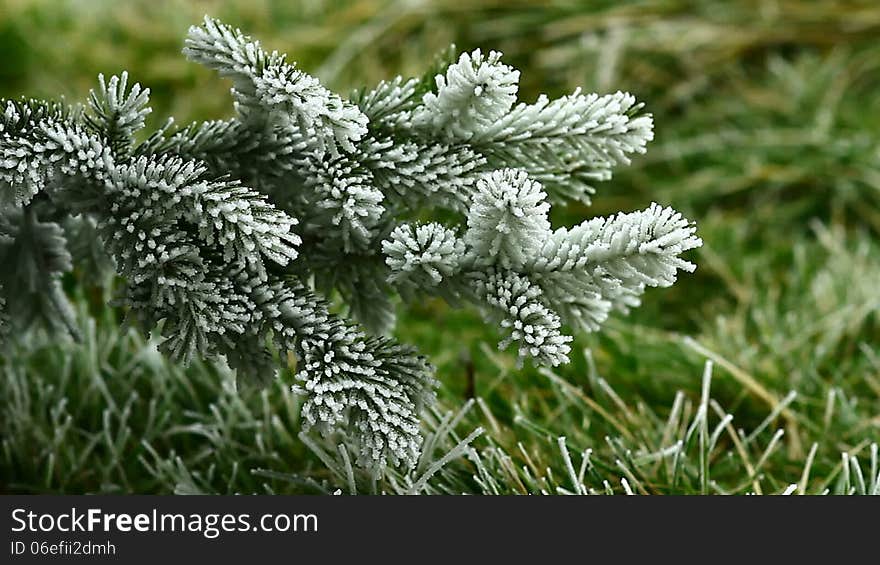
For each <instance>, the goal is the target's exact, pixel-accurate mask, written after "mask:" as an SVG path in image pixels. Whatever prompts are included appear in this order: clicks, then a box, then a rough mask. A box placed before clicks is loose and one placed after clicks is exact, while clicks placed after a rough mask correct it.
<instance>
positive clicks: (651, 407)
mask: <svg viewBox="0 0 880 565" xmlns="http://www.w3.org/2000/svg"><path fill="white" fill-rule="evenodd" d="M3 4H4V9H2V10H0V14H2V15H0V52H3V53H4V54H11V55H9V56H7V57H6V59H5V61H8V63H6V62H5V63H4V65H3V66H2V69H0V96H18V95H22V94H27V95H33V96H57V95H59V94H64V95H65V96H67V97H68V98H69V99H83V98H84V97H85V94H86V93H87V91H88V88H89V87H90V86H91V85H92V84H93V82H94V76H95V75H96V74H97V72H104V73H113V72H118V71H119V70H121V69H123V68H125V69H128V70H129V72H130V73H131V74H132V76H133V77H134V78H135V79H136V80H139V81H140V82H142V83H144V84H145V85H146V86H149V87H151V88H153V90H154V96H153V99H154V102H155V104H154V107H155V111H154V114H153V115H152V116H151V120H153V123H154V124H155V123H158V122H159V121H161V120H164V118H165V117H166V116H167V115H169V114H174V115H175V116H176V117H177V118H178V121H181V122H186V121H188V120H191V119H201V118H208V117H218V116H223V115H226V114H228V113H229V104H230V100H229V96H228V85H227V84H225V83H223V82H222V81H220V80H218V79H216V78H215V77H213V76H211V74H210V73H207V72H204V71H203V70H201V69H198V68H196V67H195V66H194V65H189V64H187V63H186V62H185V61H184V60H183V58H182V57H181V56H180V55H179V49H180V45H181V41H182V36H183V33H184V32H185V30H186V27H187V26H188V25H189V24H191V23H194V22H197V21H198V20H199V18H200V17H201V15H202V14H203V13H205V12H209V13H211V14H212V15H216V16H219V17H221V18H224V19H226V20H227V21H229V22H232V23H235V24H236V25H240V26H241V27H243V28H245V29H247V30H248V31H250V32H252V33H253V34H254V35H257V36H259V37H260V38H261V39H262V40H263V41H264V43H265V44H267V45H268V46H269V47H271V48H276V49H279V50H282V51H286V52H288V54H289V55H290V57H291V59H293V60H298V61H300V63H301V65H302V66H303V67H304V68H306V69H307V70H309V71H312V72H316V73H318V74H319V75H320V76H321V77H322V78H323V79H324V80H325V81H326V82H327V83H328V84H329V85H331V86H333V87H334V88H337V89H339V90H342V91H346V90H348V89H351V88H355V87H358V86H361V85H362V84H364V83H371V82H375V81H376V80H378V79H379V78H384V77H387V76H389V75H392V74H395V73H404V74H415V73H418V72H419V71H420V70H421V69H423V68H424V66H425V65H426V63H427V61H429V60H430V58H431V57H432V55H433V54H434V53H435V52H436V51H438V50H440V49H441V48H443V47H444V46H446V44H448V43H449V42H455V43H457V45H458V46H459V47H460V48H462V49H468V48H471V47H476V46H481V47H484V48H496V49H500V50H502V51H504V52H505V59H507V60H509V62H511V63H512V64H514V65H516V66H518V67H519V68H520V69H521V70H522V71H523V73H522V76H523V80H524V81H525V82H524V83H523V89H522V90H523V92H522V96H523V97H524V98H526V99H530V98H534V97H535V96H536V95H537V93H538V92H548V93H549V94H551V95H558V94H561V93H564V92H566V91H569V90H571V89H573V88H574V87H576V86H584V87H585V88H587V89H595V90H599V91H603V92H604V91H608V90H616V89H625V90H630V91H631V92H633V93H635V94H636V95H637V96H638V97H639V98H640V99H642V100H644V101H645V102H646V103H647V106H648V108H649V109H650V110H651V111H652V112H654V114H655V120H656V140H655V141H654V142H653V143H652V144H650V145H649V147H648V153H647V155H645V156H643V157H640V158H638V159H636V160H635V161H634V163H633V165H632V166H631V167H628V168H625V169H622V170H620V171H618V173H617V174H616V175H615V178H614V179H613V180H612V181H610V182H608V183H605V185H604V186H601V187H600V191H599V194H598V195H597V196H596V198H595V199H594V202H595V203H594V205H593V206H592V207H591V208H584V207H578V206H572V207H569V208H568V209H565V210H561V211H559V212H557V213H556V214H555V217H554V218H553V220H554V222H555V223H556V224H557V225H559V224H563V223H565V224H568V223H573V222H577V221H580V220H581V219H583V218H585V217H590V216H591V215H594V214H608V213H611V212H615V211H617V210H633V209H637V208H643V207H645V206H646V205H647V204H648V203H650V202H651V201H652V200H656V201H658V202H660V203H663V204H668V205H671V206H673V207H675V208H676V209H679V210H681V211H683V212H684V213H686V215H688V216H689V217H692V218H695V219H696V220H697V221H698V225H699V230H700V231H699V233H700V236H701V237H702V238H703V239H704V241H705V246H704V247H703V248H702V249H700V250H699V252H697V253H695V254H694V256H693V257H692V260H693V261H695V262H696V263H697V264H698V265H699V268H698V270H697V272H696V273H695V274H694V275H686V276H684V277H682V278H681V280H680V281H679V282H678V283H677V284H676V286H675V287H673V288H671V289H665V290H654V291H650V292H648V293H647V294H646V296H645V297H644V304H643V306H642V307H641V308H639V309H637V310H635V311H634V312H633V313H632V314H631V315H629V316H628V317H625V318H624V317H618V318H616V319H614V320H612V321H611V323H610V324H609V325H608V326H607V327H606V328H605V329H604V330H603V331H602V332H600V333H598V334H594V335H589V336H580V337H579V338H578V340H577V342H576V347H575V351H576V352H578V353H577V354H573V356H572V357H573V359H572V363H571V364H569V365H567V366H564V367H560V368H558V369H557V370H554V371H546V370H541V371H537V370H534V369H531V368H528V367H527V368H525V369H517V368H516V367H515V365H514V359H513V356H511V355H508V354H506V353H499V352H497V351H495V343H496V342H497V340H498V336H497V334H496V333H495V332H494V331H493V330H492V329H491V328H489V327H487V326H485V325H483V323H482V321H481V320H480V319H479V317H478V316H477V315H476V314H475V313H474V312H471V311H457V310H453V309H450V308H449V307H448V306H446V305H445V304H443V303H440V302H435V301H429V302H426V303H423V304H415V305H411V306H409V307H407V308H402V309H401V312H400V314H401V322H400V325H399V327H398V330H397V334H398V337H399V338H400V339H402V340H403V341H406V342H409V343H414V344H416V345H418V346H419V348H420V349H421V350H422V351H424V352H425V353H427V354H428V355H429V356H430V357H431V359H432V361H433V362H434V363H435V364H436V365H437V367H438V376H439V378H440V380H441V382H442V387H441V390H440V394H439V396H440V404H439V406H438V407H437V409H436V411H434V412H432V413H429V414H426V416H425V422H426V423H425V430H426V438H427V439H426V449H425V457H424V458H423V461H422V462H421V463H420V465H419V468H417V469H416V470H415V471H414V472H413V473H411V474H410V475H407V476H402V475H400V474H399V473H397V472H395V471H389V473H388V474H387V475H386V476H385V477H384V478H383V479H382V480H380V481H378V482H375V481H373V480H372V478H371V477H369V476H365V475H363V474H362V473H361V472H360V471H358V470H357V469H353V468H351V466H350V465H349V464H347V459H348V457H347V454H348V452H349V451H348V450H347V448H345V447H344V445H345V443H344V439H341V438H326V439H323V438H316V437H307V438H304V441H303V439H301V438H299V437H298V435H299V416H298V409H299V404H298V401H297V399H296V397H294V396H292V395H291V394H290V393H289V392H287V388H286V386H285V384H284V383H285V381H286V379H289V377H290V375H289V374H288V371H285V372H284V373H283V374H282V375H281V378H280V380H279V382H278V383H277V384H276V385H274V386H272V387H270V388H269V389H267V390H264V391H242V392H236V391H235V390H234V389H233V387H232V384H231V383H232V381H231V376H230V375H229V372H228V371H227V370H224V369H223V368H218V367H214V366H210V365H205V364H201V363H196V364H194V365H192V366H190V367H187V368H183V367H178V366H174V365H171V364H169V363H168V362H167V361H165V360H164V359H162V358H161V356H159V355H158V354H157V353H156V352H155V349H154V347H153V346H152V345H151V344H150V342H149V341H148V340H145V339H144V338H142V337H140V336H139V335H138V334H136V333H134V332H133V331H128V330H121V329H120V328H119V324H118V322H119V320H118V313H116V312H114V311H113V310H111V309H108V308H106V307H105V306H103V305H104V304H105V303H106V301H107V298H108V297H107V292H108V290H107V289H106V288H104V289H101V288H97V289H96V288H95V286H94V285H93V284H92V283H91V282H90V281H88V277H86V276H85V275H86V273H83V272H76V273H74V274H73V275H72V276H71V277H70V280H68V281H67V283H68V287H69V289H70V291H71V293H72V294H74V295H75V296H77V298H78V300H77V303H78V304H79V306H80V316H79V320H80V324H81V325H82V329H83V335H84V336H85V339H84V341H83V343H81V344H70V343H64V342H58V341H57V340H55V339H53V338H51V337H48V336H44V335H41V334H40V333H39V332H33V333H31V334H29V335H26V336H23V337H22V338H21V339H20V340H18V341H16V343H14V344H13V345H12V348H11V349H10V350H9V351H7V352H5V353H3V359H2V361H0V377H2V380H0V398H3V399H4V403H3V407H2V411H0V429H2V430H3V432H2V436H0V447H2V450H0V490H5V491H12V492H69V493H79V492H220V493H226V492H241V493H243V492H279V493H301V492H308V493H316V492H335V491H336V490H340V491H341V492H344V493H348V492H390V493H399V492H411V491H419V492H454V493H459V492H466V493H526V492H531V493H538V492H547V493H581V492H606V491H611V492H616V493H623V492H630V491H631V492H635V493H662V494H696V493H746V492H755V493H763V494H773V493H781V492H787V491H789V492H792V493H808V494H814V493H822V492H831V493H849V492H853V493H860V494H861V493H871V492H874V493H877V492H878V488H880V486H878V483H880V478H878V473H880V469H878V465H880V461H878V454H877V447H876V446H877V443H878V442H880V417H878V414H880V315H878V311H880V293H878V292H877V291H876V288H877V286H878V283H880V241H878V235H880V176H878V171H880V166H878V165H880V152H878V139H880V46H878V45H877V43H876V41H875V40H874V39H873V38H875V37H876V33H877V32H878V31H880V6H877V5H876V3H875V2H868V1H865V2H856V1H848V2H834V1H831V0H828V1H825V0H815V1H813V2H796V1H794V0H789V1H785V0H778V1H776V2H772V3H771V2H758V1H754V2H721V1H704V2H680V1H676V0H662V1H654V2H627V3H616V2H599V1H597V2H591V3H589V6H590V7H583V6H582V7H576V6H575V4H577V3H562V2H546V3H541V4H543V5H540V6H539V3H534V2H509V1H507V2H496V1H494V0H479V1H477V2H472V3H468V4H467V6H468V7H464V6H465V4H462V3H461V2H453V1H452V0H449V1H440V2H417V1H414V0H410V1H406V2H391V1H385V0H360V1H357V0H355V1H349V2H342V1H332V2H329V1H327V2H322V1H320V0H313V1H310V2H302V3H298V2H280V1H279V2H274V1H268V0H266V1H263V2H247V3H245V2H241V3H236V2H231V1H227V0H217V1H205V2H175V1H168V2H131V3H125V5H124V6H120V7H117V6H115V3H111V2H109V1H107V2H104V1H95V2H76V1H73V0H68V1H62V2H54V1H52V2H50V1H49V0H38V1H30V2H25V1H22V0H5V2H3ZM70 56H72V57H73V58H74V60H76V61H77V64H76V65H70V64H69V61H70ZM707 362H711V369H707V365H706V363H707ZM710 377H711V378H710ZM470 396H474V397H475V398H470ZM728 415H729V416H730V419H729V418H728ZM475 430H477V431H479V436H478V437H476V438H473V437H471V436H472V433H473V432H475ZM561 438H564V439H561ZM467 439H471V441H470V442H467V441H465V440H467ZM339 445H343V447H342V448H340V447H339ZM444 455H448V457H444ZM439 463H444V465H442V468H439V469H438V467H439V466H440V465H439ZM792 485H793V486H792Z"/></svg>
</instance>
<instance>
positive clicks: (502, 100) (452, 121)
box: [413, 49, 519, 141]
mask: <svg viewBox="0 0 880 565" xmlns="http://www.w3.org/2000/svg"><path fill="white" fill-rule="evenodd" d="M435 81H436V83H437V92H436V93H434V92H428V93H427V94H425V95H424V97H423V98H422V106H421V107H420V108H419V109H418V110H417V111H416V112H415V115H414V116H413V121H414V123H415V124H416V125H417V126H419V127H422V128H432V129H434V130H436V131H440V132H443V134H444V135H446V136H447V137H449V138H450V139H460V140H463V141H467V140H468V139H470V138H471V137H472V136H474V135H477V134H478V132H480V131H483V130H485V129H487V128H489V127H490V126H491V124H492V123H493V122H494V121H495V120H497V119H499V118H501V117H502V116H504V115H505V114H507V112H508V111H509V110H510V109H511V108H512V107H513V104H514V103H515V102H516V93H517V90H519V71H517V70H515V69H513V68H512V67H509V66H507V65H505V64H504V63H502V62H501V53H498V52H497V51H490V52H489V54H488V55H487V56H484V55H483V53H482V52H481V51H480V50H479V49H477V50H475V51H473V52H471V53H462V54H461V57H460V58H459V59H458V62H457V63H455V64H452V65H449V68H447V69H446V73H445V74H442V75H437V77H436V78H435Z"/></svg>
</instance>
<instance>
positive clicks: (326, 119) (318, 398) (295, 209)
mask: <svg viewBox="0 0 880 565" xmlns="http://www.w3.org/2000/svg"><path fill="white" fill-rule="evenodd" d="M184 54H185V55H186V57H187V58H189V59H190V60H192V61H195V62H197V63H200V64H203V65H205V66H206V67H208V68H211V69H214V70H216V71H217V72H219V73H220V74H221V75H222V76H224V77H227V78H229V79H231V81H232V98H233V101H234V114H233V115H232V117H230V118H228V119H224V120H215V121H209V122H203V123H195V124H191V125H187V126H184V127H180V128H175V127H174V125H173V122H172V121H171V120H169V121H168V122H167V123H166V124H165V125H164V126H163V127H161V128H159V129H158V130H156V131H154V132H152V133H151V134H149V135H146V136H143V138H144V139H145V140H144V141H143V142H137V141H136V136H139V135H140V133H141V132H142V130H143V128H144V120H145V117H146V116H147V114H148V113H149V106H148V102H149V90H148V89H145V88H141V87H140V86H139V85H137V84H135V85H133V86H131V87H130V88H129V86H128V77H127V75H126V74H122V75H121V76H120V77H111V78H110V79H109V80H106V81H105V80H104V78H103V77H100V78H99V86H98V88H97V89H96V90H95V91H94V92H93V93H92V95H91V98H90V100H89V104H88V105H87V107H85V108H84V109H82V108H75V109H74V108H68V107H66V106H63V105H60V104H54V103H46V102H41V101H34V100H21V101H6V100H4V101H2V102H0V104H2V106H0V258H2V264H3V267H4V268H3V269H2V277H0V284H2V290H0V299H3V300H5V303H6V308H5V310H3V312H4V313H5V314H4V315H7V314H8V317H9V321H10V323H11V324H13V325H16V326H23V325H25V324H26V323H28V322H29V321H33V320H40V321H44V322H47V325H48V326H49V327H51V328H55V329H62V330H65V329H66V330H67V331H68V332H69V333H74V332H75V328H76V324H75V323H74V319H73V314H72V310H71V309H70V305H69V303H68V302H67V299H66V297H65V295H64V292H63V290H62V285H61V280H62V277H63V276H65V273H68V272H69V271H71V269H72V268H73V269H74V275H75V276H76V277H77V278H79V279H80V280H85V278H84V276H83V274H82V273H80V272H79V271H80V269H82V270H85V269H88V270H101V269H110V270H112V271H113V272H115V274H117V275H119V276H120V277H121V278H122V279H123V280H124V282H125V284H124V286H123V288H122V289H121V290H120V292H119V296H118V303H119V304H120V305H121V306H122V307H123V308H124V310H125V311H126V313H127V314H128V317H129V318H130V319H131V320H132V321H133V322H137V323H138V325H139V326H140V327H142V328H143V329H144V330H146V331H151V332H154V333H155V334H156V335H159V336H161V337H162V343H161V348H162V350H163V351H165V352H166V353H168V354H169V355H170V356H172V357H173V358H175V359H179V360H181V361H188V360H190V359H193V358H196V357H200V358H210V357H224V358H225V359H226V361H227V362H228V363H229V365H230V366H231V367H233V368H235V369H236V370H237V372H238V375H239V377H240V382H241V383H242V384H244V383H255V384H260V383H263V382H265V381H267V380H269V379H271V378H274V377H275V376H276V374H277V370H278V368H279V367H282V366H284V363H282V362H281V360H282V359H285V358H286V355H285V354H286V352H287V351H293V352H294V353H295V354H296V357H297V363H296V380H297V385H296V386H295V387H294V390H295V392H297V393H299V394H302V395H303V396H304V401H303V406H302V416H303V421H304V424H305V427H306V428H309V427H315V428H318V429H319V430H321V431H322V432H324V433H328V434H329V433H341V434H344V435H346V436H347V438H346V441H347V442H349V443H351V444H353V445H357V446H358V452H359V456H358V460H359V461H360V463H361V464H362V465H363V466H365V467H368V468H371V469H374V470H380V469H381V468H382V467H383V466H384V465H386V463H391V464H399V465H401V466H403V467H411V466H412V465H414V464H415V462H416V461H417V460H418V458H419V446H420V445H421V439H420V432H419V427H420V426H419V412H420V410H421V408H422V407H423V406H425V405H427V404H430V403H431V402H432V401H433V398H434V392H433V391H434V387H435V385H436V383H435V381H434V378H433V376H432V370H431V368H430V366H429V365H428V364H427V363H426V362H425V360H424V359H423V358H422V357H420V356H419V355H417V354H416V353H415V352H414V350H413V349H412V348H410V347H408V346H404V345H400V344H397V343H395V342H394V341H393V340H391V339H389V338H387V337H383V334H386V333H387V332H389V331H390V330H391V329H392V328H393V325H394V310H395V308H394V304H395V296H396V295H401V296H403V297H404V298H407V299H408V298H413V297H414V296H417V295H418V294H421V293H432V294H436V295H438V296H442V297H446V298H449V299H454V300H455V301H469V302H471V303H473V304H476V305H477V306H478V307H480V308H482V309H483V310H484V311H485V312H486V314H487V316H488V317H490V318H493V319H495V320H497V322H498V324H499V325H500V327H501V328H502V329H503V330H504V331H505V333H506V336H507V337H506V338H505V339H504V341H503V342H502V345H507V344H514V345H515V347H516V348H517V350H518V352H519V356H520V358H522V359H525V358H532V359H533V360H534V361H535V362H537V363H541V364H550V365H556V364H558V363H562V362H565V361H566V360H567V354H568V351H569V342H570V341H571V337H570V336H569V335H567V334H566V333H565V332H564V330H563V328H564V327H565V326H570V327H573V328H576V329H585V330H593V329H596V327H598V325H599V324H600V323H601V322H602V321H604V319H605V318H607V316H608V314H609V312H610V311H611V310H613V309H618V310H625V309H626V308H628V307H630V306H633V305H635V304H637V303H638V299H639V296H640V295H641V293H642V292H643V291H644V289H645V288H646V287H649V286H666V285H669V284H671V283H672V282H673V281H674V279H675V276H676V272H677V270H680V269H684V270H691V269H692V268H693V265H691V264H690V263H688V262H686V261H684V260H683V259H681V258H679V255H680V254H681V253H682V252H684V251H687V250H688V249H692V248H693V247H696V246H697V245H699V239H697V238H696V237H695V235H694V228H693V226H692V225H691V224H690V223H689V222H687V221H686V220H684V219H683V218H681V216H679V215H678V214H676V213H675V212H673V211H672V210H669V209H664V208H660V207H659V206H656V205H654V206H652V207H651V208H649V209H647V210H645V211H642V212H635V213H630V214H620V215H618V216H614V217H612V218H609V219H601V218H599V219H594V220H589V221H587V222H584V223H583V224H581V225H579V226H576V227H574V228H570V229H567V228H559V229H557V230H555V231H554V230H553V229H552V227H551V225H550V223H549V220H548V212H549V208H550V203H551V202H563V201H566V200H571V199H579V200H583V201H587V200H588V197H589V195H590V194H592V192H593V188H592V183H593V182H594V181H597V180H604V179H607V178H608V177H609V176H610V171H611V168H612V167H613V166H615V165H619V164H622V163H627V162H628V159H629V158H630V156H631V155H632V154H633V153H640V152H642V151H644V148H645V144H646V143H647V141H648V140H650V139H651V136H652V122H651V118H650V116H648V115H645V114H643V113H642V112H641V105H640V104H637V103H636V102H635V100H634V99H633V97H632V96H630V95H628V94H623V93H616V94H611V95H606V96H598V95H583V94H581V93H580V92H579V91H578V92H575V93H573V94H572V95H570V96H567V97H563V98H561V99H558V100H549V99H547V98H546V97H541V98H539V99H538V100H537V101H536V102H535V103H533V104H527V103H522V102H519V103H518V102H517V91H518V80H519V73H518V71H516V70H514V69H513V68H511V67H510V66H508V65H506V64H504V63H502V62H501V55H500V54H499V53H496V52H490V53H489V54H488V55H484V54H483V52H481V51H479V50H476V51H473V52H470V53H465V54H462V55H461V56H460V57H459V58H458V59H457V60H448V61H447V62H446V63H443V64H442V66H440V67H438V68H437V69H436V71H432V72H431V73H430V74H429V75H427V76H426V77H419V78H413V79H403V78H400V77H398V78H394V79H392V80H389V81H387V82H383V83H380V84H379V85H378V86H377V87H376V88H374V89H372V90H369V89H368V90H364V91H359V92H356V93H354V94H353V95H352V96H351V97H350V99H346V98H344V97H342V96H339V95H338V94H335V93H333V92H331V91H329V90H328V89H327V88H325V87H324V86H323V85H322V84H321V83H320V82H319V81H318V80H317V79H316V78H315V77H312V76H310V75H309V74H307V73H305V72H304V71H303V70H301V69H298V68H296V66H295V65H293V64H291V63H288V62H287V61H286V58H285V56H283V55H280V54H278V53H276V52H267V51H265V50H264V49H263V48H262V47H261V46H260V44H259V43H258V42H256V41H254V40H252V39H250V38H249V37H247V36H246V35H244V34H243V33H242V32H240V31H239V30H236V29H233V28H231V27H229V26H227V25H225V24H222V23H220V22H218V21H216V20H213V19H210V18H206V20H205V22H204V24H203V25H202V26H195V27H193V28H191V29H190V31H189V34H188V37H187V39H186V42H185V47H184ZM427 210H438V211H440V210H442V214H441V215H440V216H438V217H446V218H453V219H455V218H457V221H456V220H451V224H450V225H441V224H439V223H436V222H427V223H421V224H416V223H406V222H404V221H403V220H404V219H405V218H414V217H418V215H422V214H424V213H425V212H426V211H427ZM452 224H455V225H452ZM102 255H103V257H102ZM7 265H15V268H13V269H9V268H6V267H7ZM96 280H97V279H96ZM322 295H323V296H330V295H339V296H341V297H342V298H343V299H344V302H345V304H346V305H347V306H348V312H347V315H348V316H349V317H350V318H352V319H353V320H356V321H357V322H359V324H360V325H357V324H355V323H354V322H353V321H348V320H346V319H345V318H343V317H340V316H338V315H335V314H333V313H331V312H330V308H329V306H328V303H327V301H326V300H325V298H323V297H322ZM371 334H372V335H371Z"/></svg>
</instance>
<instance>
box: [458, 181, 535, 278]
mask: <svg viewBox="0 0 880 565" xmlns="http://www.w3.org/2000/svg"><path fill="white" fill-rule="evenodd" d="M545 198H546V194H544V190H543V187H542V186H541V184H540V183H538V182H535V181H533V180H530V179H529V176H528V174H527V173H526V172H525V171H518V170H514V169H504V170H498V171H493V172H492V173H491V174H490V175H487V176H485V177H484V178H482V179H480V180H479V181H478V182H477V187H476V191H475V192H474V196H473V202H472V204H471V208H470V211H469V212H468V216H467V226H468V229H467V232H465V235H464V240H465V243H467V244H468V246H469V247H470V248H471V250H472V251H473V252H474V253H475V254H476V255H477V257H478V261H479V262H482V263H487V264H497V265H499V266H501V267H504V268H519V267H522V266H523V264H524V263H525V262H526V261H528V260H530V259H532V258H533V257H534V255H535V254H536V253H537V252H538V249H540V246H541V243H542V242H543V241H544V240H546V239H547V238H548V237H549V236H550V220H548V219H547V213H548V211H549V210H550V204H548V203H547V202H545Z"/></svg>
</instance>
